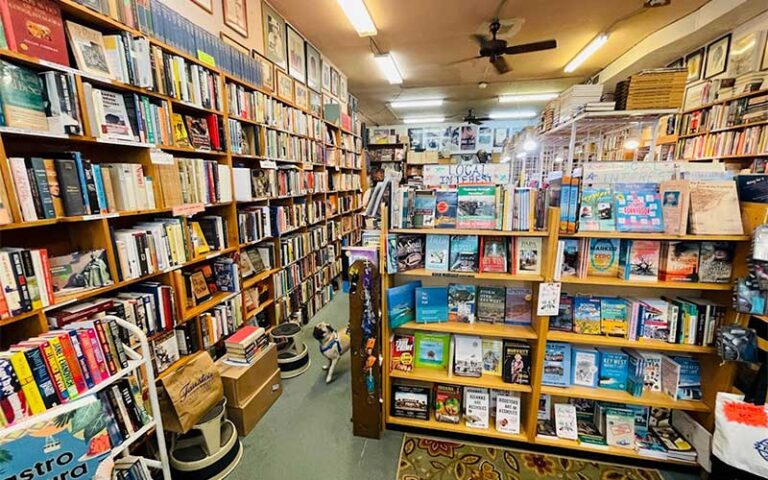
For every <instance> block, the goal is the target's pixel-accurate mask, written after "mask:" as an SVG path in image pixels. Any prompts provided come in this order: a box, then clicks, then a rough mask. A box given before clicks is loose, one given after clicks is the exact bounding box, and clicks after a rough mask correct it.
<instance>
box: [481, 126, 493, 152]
mask: <svg viewBox="0 0 768 480" xmlns="http://www.w3.org/2000/svg"><path fill="white" fill-rule="evenodd" d="M492 148H493V129H492V128H491V127H479V128H478V134H477V149H478V150H491V149H492Z"/></svg>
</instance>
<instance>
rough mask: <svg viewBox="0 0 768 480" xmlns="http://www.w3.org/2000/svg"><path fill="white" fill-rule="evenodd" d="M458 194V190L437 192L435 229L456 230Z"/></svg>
mask: <svg viewBox="0 0 768 480" xmlns="http://www.w3.org/2000/svg"><path fill="white" fill-rule="evenodd" d="M457 207H458V193H457V192H456V190H438V191H437V192H435V227H436V228H456V209H457Z"/></svg>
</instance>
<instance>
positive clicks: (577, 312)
mask: <svg viewBox="0 0 768 480" xmlns="http://www.w3.org/2000/svg"><path fill="white" fill-rule="evenodd" d="M573 331H574V333H582V334H586V335H600V333H601V326H600V299H599V298H595V297H586V296H580V295H577V296H576V297H575V298H574V299H573Z"/></svg>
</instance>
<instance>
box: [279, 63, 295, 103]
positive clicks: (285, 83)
mask: <svg viewBox="0 0 768 480" xmlns="http://www.w3.org/2000/svg"><path fill="white" fill-rule="evenodd" d="M275 72H277V73H276V77H275V78H276V79H277V96H278V97H280V98H282V99H283V100H287V101H289V102H293V79H292V78H291V77H289V76H288V74H286V73H284V72H282V71H280V70H275Z"/></svg>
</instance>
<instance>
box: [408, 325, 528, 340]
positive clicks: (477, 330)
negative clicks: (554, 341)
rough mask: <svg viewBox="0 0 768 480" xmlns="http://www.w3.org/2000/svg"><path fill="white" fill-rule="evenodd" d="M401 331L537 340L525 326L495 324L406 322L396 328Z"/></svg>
mask: <svg viewBox="0 0 768 480" xmlns="http://www.w3.org/2000/svg"><path fill="white" fill-rule="evenodd" d="M397 328H398V329H403V330H419V331H425V332H443V333H454V334H458V335H479V336H481V337H495V338H508V339H524V340H530V339H535V338H538V334H537V333H536V331H535V330H534V329H533V328H532V327H529V326H525V325H504V324H496V323H483V322H475V323H460V322H440V323H416V322H408V323H404V324H403V325H400V326H399V327H397Z"/></svg>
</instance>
